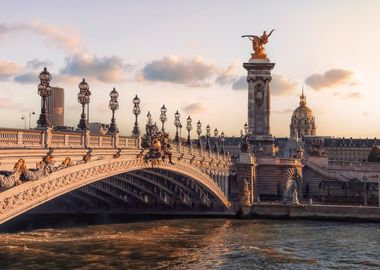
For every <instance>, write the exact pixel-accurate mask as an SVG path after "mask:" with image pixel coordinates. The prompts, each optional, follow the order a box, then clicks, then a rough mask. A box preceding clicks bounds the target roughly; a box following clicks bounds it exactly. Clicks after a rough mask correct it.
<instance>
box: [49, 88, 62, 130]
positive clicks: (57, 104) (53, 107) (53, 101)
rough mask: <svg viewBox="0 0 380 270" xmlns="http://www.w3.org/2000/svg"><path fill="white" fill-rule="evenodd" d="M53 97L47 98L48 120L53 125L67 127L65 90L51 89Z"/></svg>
mask: <svg viewBox="0 0 380 270" xmlns="http://www.w3.org/2000/svg"><path fill="white" fill-rule="evenodd" d="M51 90H52V91H51V96H49V97H48V98H47V111H48V119H49V120H50V122H51V125H52V126H53V127H54V126H64V125H65V107H64V104H65V94H64V89H63V88H60V87H52V88H51Z"/></svg>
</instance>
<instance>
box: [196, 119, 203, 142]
mask: <svg viewBox="0 0 380 270" xmlns="http://www.w3.org/2000/svg"><path fill="white" fill-rule="evenodd" d="M197 134H198V147H199V148H202V142H201V134H202V123H201V121H199V120H198V122H197Z"/></svg>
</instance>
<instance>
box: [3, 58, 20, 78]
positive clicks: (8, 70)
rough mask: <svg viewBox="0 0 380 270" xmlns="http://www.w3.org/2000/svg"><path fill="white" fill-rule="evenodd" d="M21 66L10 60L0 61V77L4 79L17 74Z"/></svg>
mask: <svg viewBox="0 0 380 270" xmlns="http://www.w3.org/2000/svg"><path fill="white" fill-rule="evenodd" d="M21 71H22V67H21V66H20V65H19V64H17V63H14V62H11V61H0V79H6V78H9V77H12V76H15V75H17V74H19V73H20V72H21Z"/></svg>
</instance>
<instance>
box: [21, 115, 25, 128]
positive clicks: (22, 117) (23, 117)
mask: <svg viewBox="0 0 380 270" xmlns="http://www.w3.org/2000/svg"><path fill="white" fill-rule="evenodd" d="M21 120H23V121H24V129H26V117H25V115H24V114H23V115H22V116H21Z"/></svg>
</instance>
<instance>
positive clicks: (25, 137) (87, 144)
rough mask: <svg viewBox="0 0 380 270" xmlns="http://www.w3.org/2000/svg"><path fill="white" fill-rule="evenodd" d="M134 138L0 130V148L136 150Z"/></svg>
mask: <svg viewBox="0 0 380 270" xmlns="http://www.w3.org/2000/svg"><path fill="white" fill-rule="evenodd" d="M137 145H138V143H136V140H135V139H134V138H130V137H126V136H119V135H94V134H91V133H90V132H78V131H72V132H70V131H67V132H61V131H53V130H51V129H46V130H39V129H29V130H23V129H21V130H20V129H8V128H2V129H0V148H50V147H52V148H137Z"/></svg>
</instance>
